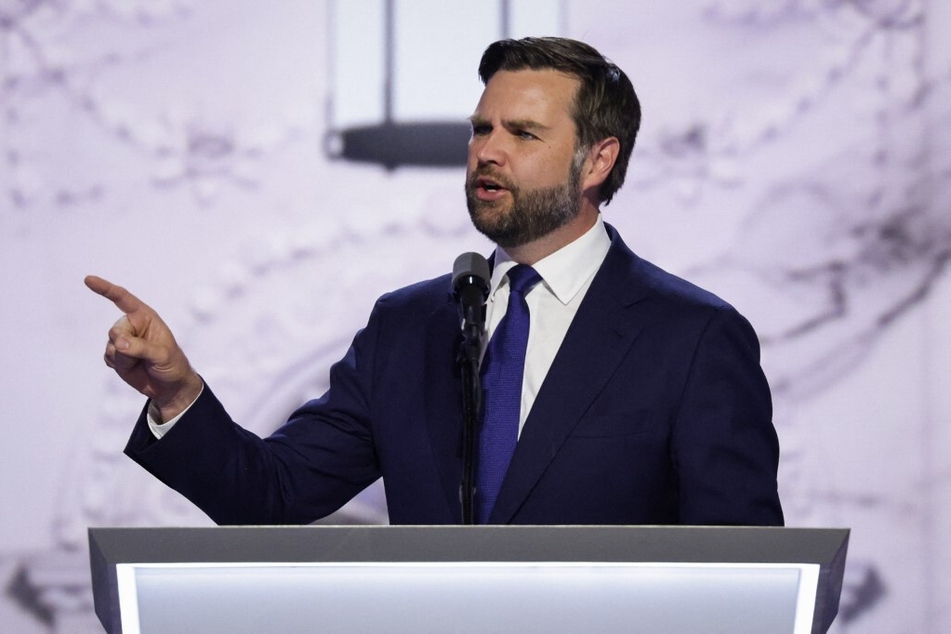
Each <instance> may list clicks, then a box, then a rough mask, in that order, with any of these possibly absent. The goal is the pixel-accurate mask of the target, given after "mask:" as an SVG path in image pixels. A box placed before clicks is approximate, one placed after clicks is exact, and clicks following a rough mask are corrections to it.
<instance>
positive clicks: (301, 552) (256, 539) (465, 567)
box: [89, 526, 849, 634]
mask: <svg viewBox="0 0 951 634" xmlns="http://www.w3.org/2000/svg"><path fill="white" fill-rule="evenodd" d="M848 538H849V530H848V529H806V528H757V527H742V528H732V527H696V526H692V527H691V526H671V527H663V526H658V527H639V526H300V527H283V526H282V527H253V526H251V527H219V528H91V529H89V548H90V566H91V572H92V581H93V595H94V601H95V609H96V614H97V616H98V617H99V619H100V621H101V622H102V624H103V626H104V627H105V629H106V631H107V632H110V633H117V632H122V633H123V634H135V633H138V632H142V633H146V634H148V633H153V632H160V633H161V632H206V633H207V632H228V633H229V634H230V633H241V632H255V633H256V632H314V631H329V632H523V631H529V632H621V631H623V632H651V633H654V632H677V633H682V632H729V633H731V634H735V633H742V632H757V633H759V632H790V633H793V634H801V633H805V632H825V631H826V630H827V629H828V628H829V626H830V625H831V624H832V620H833V619H834V618H835V615H836V612H837V611H838V605H839V595H840V592H841V589H842V576H843V572H844V567H845V557H846V550H847V546H848Z"/></svg>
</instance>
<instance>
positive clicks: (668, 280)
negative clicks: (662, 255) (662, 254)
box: [635, 256, 735, 310]
mask: <svg viewBox="0 0 951 634" xmlns="http://www.w3.org/2000/svg"><path fill="white" fill-rule="evenodd" d="M635 257H636V256H635ZM635 268H636V270H637V273H638V276H639V277H640V278H641V279H642V280H643V281H644V284H645V287H646V289H647V291H648V292H649V293H650V294H651V295H654V296H655V297H657V298H658V299H663V300H668V301H671V302H676V303H683V304H688V305H693V306H697V307H708V308H713V309H720V310H722V309H727V310H735V309H734V308H733V306H732V305H731V304H730V303H729V302H727V301H726V300H724V299H723V298H722V297H720V296H719V295H716V294H715V293H712V292H710V291H708V290H707V289H705V288H701V287H700V286H697V285H696V284H694V283H693V282H690V281H688V280H685V279H684V278H682V277H679V276H677V275H674V274H673V273H670V272H668V271H666V270H664V269H662V268H661V267H659V266H657V265H656V264H654V263H652V262H648V261H647V260H643V259H640V258H638V261H637V262H636V263H635Z"/></svg>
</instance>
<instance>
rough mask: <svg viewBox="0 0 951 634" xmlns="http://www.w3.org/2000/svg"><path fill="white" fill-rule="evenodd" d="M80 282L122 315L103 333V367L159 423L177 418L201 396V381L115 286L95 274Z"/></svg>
mask: <svg viewBox="0 0 951 634" xmlns="http://www.w3.org/2000/svg"><path fill="white" fill-rule="evenodd" d="M85 283H86V286H88V287H89V288H90V289H91V290H92V291H93V292H95V293H98V294H99V295H102V296H103V297H105V298H106V299H108V300H110V301H112V303H113V304H115V305H116V307H117V308H118V309H119V310H121V311H122V312H123V316H122V318H121V319H119V321H117V322H116V323H115V324H114V325H113V326H112V328H110V329H109V342H108V343H107V344H106V352H105V355H104V359H105V362H106V365H108V366H109V367H110V368H112V369H113V370H115V371H116V374H118V375H119V376H120V377H121V378H122V380H123V381H125V382H126V383H128V384H129V385H131V386H132V387H134V388H135V389H136V390H138V391H139V392H141V393H142V394H144V395H145V396H147V397H148V398H150V399H151V400H152V403H153V404H154V405H155V407H156V408H157V409H158V411H159V412H160V414H161V417H162V421H168V420H171V419H172V418H174V417H175V416H178V414H180V413H181V412H182V411H184V410H185V408H187V407H188V406H189V405H190V404H191V403H192V402H193V401H194V400H195V399H196V398H197V397H198V395H199V394H200V393H201V389H202V380H201V378H200V377H199V376H198V374H197V373H196V372H195V371H194V370H193V369H192V367H191V364H190V363H189V362H188V358H187V357H186V356H185V353H184V352H182V349H181V348H179V347H178V343H176V341H175V337H174V336H173V335H172V331H171V330H169V328H168V326H167V325H165V322H164V321H162V318H161V317H159V315H158V313H156V312H155V311H154V310H152V308H150V307H149V306H148V305H147V304H145V303H144V302H142V300H140V299H139V298H138V297H136V296H135V295H133V294H132V293H130V292H129V291H127V290H126V289H124V288H122V287H121V286H117V285H115V284H112V283H111V282H108V281H106V280H104V279H102V278H100V277H96V276H95V275H89V276H87V277H86V279H85Z"/></svg>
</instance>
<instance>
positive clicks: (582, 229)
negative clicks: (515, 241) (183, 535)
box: [505, 204, 599, 266]
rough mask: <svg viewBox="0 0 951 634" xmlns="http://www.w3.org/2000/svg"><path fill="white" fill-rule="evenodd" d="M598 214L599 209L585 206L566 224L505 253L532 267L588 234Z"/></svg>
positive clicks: (508, 249)
mask: <svg viewBox="0 0 951 634" xmlns="http://www.w3.org/2000/svg"><path fill="white" fill-rule="evenodd" d="M598 213H599V211H598V208H597V207H593V206H591V205H587V204H584V205H582V208H581V211H580V212H579V213H578V215H577V216H575V217H574V218H572V219H571V220H570V221H568V222H567V223H566V224H564V225H562V226H561V227H559V228H557V229H555V230H554V231H552V232H551V233H549V234H547V235H544V236H542V237H541V238H538V239H537V240H533V241H531V242H527V243H525V244H520V245H519V246H517V247H510V248H507V249H505V252H506V253H508V255H509V257H510V258H512V260H514V261H515V262H518V263H519V264H526V265H528V266H532V265H534V264H535V263H536V262H538V261H539V260H542V259H544V258H546V257H548V256H549V255H551V254H552V253H554V252H555V251H558V250H559V249H561V248H562V247H565V246H568V245H569V244H571V243H572V242H574V241H575V240H577V239H578V238H580V237H581V236H583V235H584V234H585V233H587V231H588V230H589V229H591V227H593V226H594V223H595V222H597V220H598Z"/></svg>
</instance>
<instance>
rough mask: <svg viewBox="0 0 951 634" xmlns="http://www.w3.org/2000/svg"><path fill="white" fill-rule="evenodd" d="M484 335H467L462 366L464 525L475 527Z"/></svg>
mask: <svg viewBox="0 0 951 634" xmlns="http://www.w3.org/2000/svg"><path fill="white" fill-rule="evenodd" d="M481 340H482V333H481V332H479V333H478V334H477V335H476V336H474V337H473V336H470V335H469V333H466V334H465V335H464V336H463V340H462V345H461V346H460V348H459V366H460V369H461V370H462V410H463V426H462V488H461V496H462V523H463V524H474V523H475V517H474V510H473V505H474V499H475V438H476V428H477V427H478V423H479V416H480V413H481V412H482V379H481V377H480V376H479V353H480V351H481V349H482V345H481V344H482V341H481Z"/></svg>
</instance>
